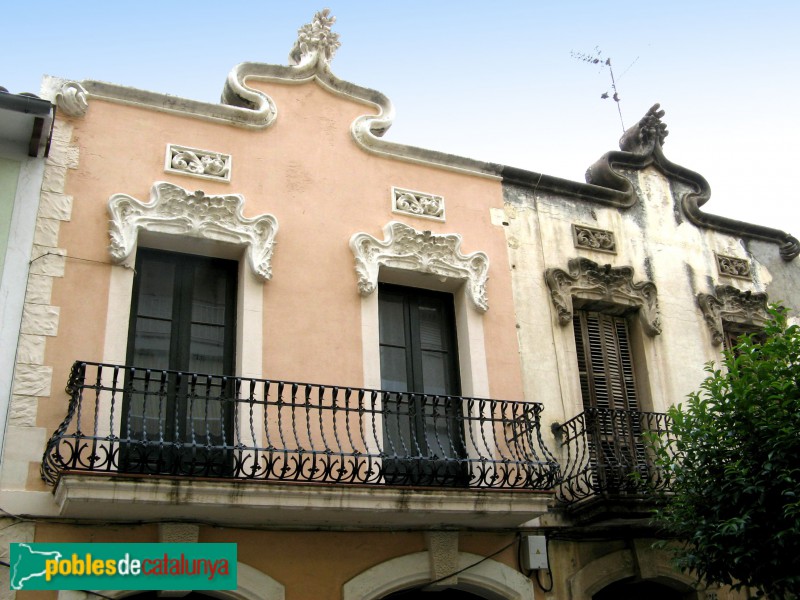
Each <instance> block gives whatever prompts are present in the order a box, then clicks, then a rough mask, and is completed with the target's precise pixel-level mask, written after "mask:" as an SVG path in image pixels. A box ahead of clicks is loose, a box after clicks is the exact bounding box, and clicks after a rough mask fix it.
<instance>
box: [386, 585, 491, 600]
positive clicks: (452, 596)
mask: <svg viewBox="0 0 800 600" xmlns="http://www.w3.org/2000/svg"><path fill="white" fill-rule="evenodd" d="M417 599H419V600H487V598H486V596H478V595H476V594H471V593H469V592H465V591H463V590H457V589H455V588H447V589H444V590H435V591H425V590H424V589H419V588H418V587H415V588H409V589H407V590H400V591H399V592H394V593H393V594H389V595H388V596H384V597H383V598H382V600H417Z"/></svg>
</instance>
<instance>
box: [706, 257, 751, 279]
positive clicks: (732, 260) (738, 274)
mask: <svg viewBox="0 0 800 600" xmlns="http://www.w3.org/2000/svg"><path fill="white" fill-rule="evenodd" d="M714 256H715V257H716V259H717V272H718V273H719V274H720V275H721V276H723V277H735V278H736V279H746V280H747V281H752V279H753V271H752V268H751V265H750V261H749V260H748V259H746V258H739V257H737V256H727V255H725V254H718V253H716V252H715V253H714Z"/></svg>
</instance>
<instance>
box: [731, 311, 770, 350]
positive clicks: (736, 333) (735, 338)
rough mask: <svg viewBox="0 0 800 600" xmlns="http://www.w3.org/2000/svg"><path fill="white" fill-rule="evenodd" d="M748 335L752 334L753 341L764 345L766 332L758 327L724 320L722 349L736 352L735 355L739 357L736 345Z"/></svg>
mask: <svg viewBox="0 0 800 600" xmlns="http://www.w3.org/2000/svg"><path fill="white" fill-rule="evenodd" d="M748 334H752V335H753V339H754V340H755V341H756V342H757V343H759V344H761V343H763V341H764V339H765V338H766V334H765V333H764V330H763V329H762V328H760V327H758V326H757V325H751V324H745V323H735V322H733V321H726V320H725V319H723V320H722V335H723V339H722V348H723V349H724V350H734V354H735V355H738V352H737V351H736V350H735V348H736V344H738V343H739V342H740V341H741V340H740V339H739V338H741V337H742V336H743V335H748Z"/></svg>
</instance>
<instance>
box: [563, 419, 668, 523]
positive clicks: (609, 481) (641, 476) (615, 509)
mask: <svg viewBox="0 0 800 600" xmlns="http://www.w3.org/2000/svg"><path fill="white" fill-rule="evenodd" d="M670 425H671V421H670V418H669V416H668V415H666V414H664V413H654V412H640V411H632V410H615V409H607V408H587V409H586V410H585V411H584V412H583V413H581V414H579V415H578V416H576V417H574V418H573V419H570V420H569V421H567V422H566V423H564V424H562V425H557V426H555V427H554V433H555V435H556V439H558V440H560V442H561V445H562V452H563V456H564V462H563V465H564V472H563V479H562V481H561V485H560V486H559V488H558V491H557V494H556V495H557V498H558V500H559V501H560V502H562V503H563V504H564V505H566V506H567V507H568V510H569V511H570V512H571V513H572V514H573V515H574V516H576V517H579V518H580V520H583V521H599V520H604V519H614V518H626V519H635V518H641V517H642V516H646V515H649V511H650V510H651V509H652V507H653V502H654V501H655V500H656V498H657V496H658V494H660V493H663V492H669V491H670V480H669V478H668V477H667V476H666V474H665V473H663V472H662V471H661V470H660V469H659V468H658V467H657V466H656V465H655V464H654V462H653V447H654V446H653V445H652V444H659V445H661V446H662V447H666V449H667V451H668V452H674V451H675V445H674V442H675V438H674V436H673V435H672V432H671V427H670Z"/></svg>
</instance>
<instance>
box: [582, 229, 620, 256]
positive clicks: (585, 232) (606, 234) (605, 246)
mask: <svg viewBox="0 0 800 600" xmlns="http://www.w3.org/2000/svg"><path fill="white" fill-rule="evenodd" d="M572 241H573V243H574V244H575V247H576V248H587V249H589V250H596V251H597V252H608V253H610V254H616V253H617V242H616V240H615V239H614V232H613V231H608V230H606V229H595V228H594V227H586V226H585V225H576V224H575V223H573V224H572Z"/></svg>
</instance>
